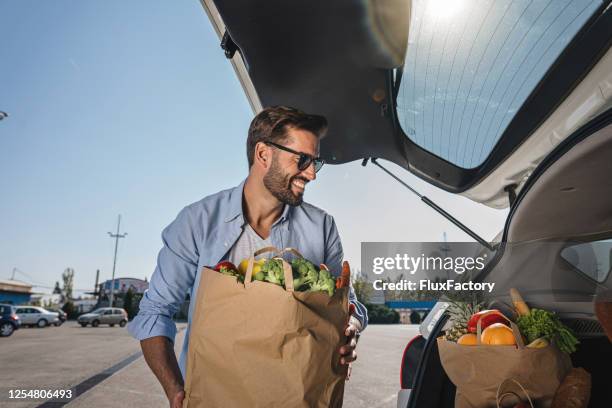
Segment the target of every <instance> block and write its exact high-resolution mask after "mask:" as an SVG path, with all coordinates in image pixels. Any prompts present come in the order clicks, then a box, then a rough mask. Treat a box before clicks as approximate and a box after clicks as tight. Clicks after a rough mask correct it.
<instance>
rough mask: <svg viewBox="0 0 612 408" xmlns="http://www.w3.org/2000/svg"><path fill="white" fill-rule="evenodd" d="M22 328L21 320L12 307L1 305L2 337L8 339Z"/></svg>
mask: <svg viewBox="0 0 612 408" xmlns="http://www.w3.org/2000/svg"><path fill="white" fill-rule="evenodd" d="M19 326H21V320H19V316H17V314H16V313H15V308H14V307H13V306H12V305H6V304H1V303H0V337H8V336H10V335H11V334H13V332H14V331H15V330H17V329H18V328H19Z"/></svg>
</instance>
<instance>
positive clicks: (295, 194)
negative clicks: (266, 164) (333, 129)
mask: <svg viewBox="0 0 612 408" xmlns="http://www.w3.org/2000/svg"><path fill="white" fill-rule="evenodd" d="M288 134H289V138H288V139H287V140H285V141H283V142H280V143H279V144H281V145H283V146H286V147H288V148H290V149H292V150H295V151H297V152H302V153H307V154H309V155H311V156H318V155H319V139H318V138H317V137H316V136H315V135H314V134H313V133H311V132H309V131H307V130H300V129H289V130H288ZM270 149H272V164H271V165H270V168H269V169H268V172H267V173H266V175H265V176H264V179H263V182H264V186H266V188H267V189H268V191H270V193H272V195H273V196H274V197H276V199H277V200H278V201H280V202H282V203H285V204H288V205H291V206H298V205H300V204H302V200H303V196H304V190H305V189H306V184H307V183H309V182H310V181H312V180H314V179H315V178H316V177H317V176H316V173H315V170H314V165H312V164H311V165H310V166H308V167H307V168H306V169H305V170H304V171H300V170H299V169H298V166H297V164H298V160H299V156H298V155H295V154H293V153H289V152H285V151H283V150H280V149H277V148H275V147H273V146H270Z"/></svg>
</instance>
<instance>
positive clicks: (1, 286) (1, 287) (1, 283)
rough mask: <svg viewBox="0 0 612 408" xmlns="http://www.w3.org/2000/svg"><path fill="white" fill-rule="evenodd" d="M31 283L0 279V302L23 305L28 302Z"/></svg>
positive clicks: (30, 293)
mask: <svg viewBox="0 0 612 408" xmlns="http://www.w3.org/2000/svg"><path fill="white" fill-rule="evenodd" d="M31 296H32V285H28V284H27V283H24V282H19V281H16V280H0V303H10V304H13V305H23V304H26V303H29V302H30V298H31Z"/></svg>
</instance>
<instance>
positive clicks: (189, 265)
mask: <svg viewBox="0 0 612 408" xmlns="http://www.w3.org/2000/svg"><path fill="white" fill-rule="evenodd" d="M194 225H196V224H195V223H194V222H193V220H192V219H191V215H190V208H189V207H186V208H184V209H183V210H182V211H181V212H180V213H179V215H178V216H177V217H176V219H175V220H174V221H173V222H172V223H171V224H170V225H169V226H168V227H166V228H165V229H164V231H163V232H162V241H163V244H164V246H163V248H162V249H161V250H160V252H159V255H158V257H157V267H156V268H155V271H154V272H153V275H152V276H151V281H150V283H149V288H148V289H147V290H146V291H145V293H144V295H143V297H142V300H141V301H140V309H139V312H138V315H137V316H136V317H135V318H134V320H132V321H131V322H130V323H129V324H128V331H129V332H130V334H131V335H132V336H133V337H135V338H136V339H138V340H144V339H148V338H150V337H155V336H165V337H168V338H169V339H170V340H171V341H172V342H174V338H175V336H176V324H175V323H174V321H173V320H172V318H173V316H174V314H175V313H176V312H177V311H178V310H179V308H180V307H181V305H182V304H183V302H184V301H185V297H186V295H187V293H188V292H189V291H190V289H191V287H192V286H193V283H194V280H195V276H196V272H197V265H198V258H199V255H198V247H197V242H198V238H197V237H196V234H195V233H194Z"/></svg>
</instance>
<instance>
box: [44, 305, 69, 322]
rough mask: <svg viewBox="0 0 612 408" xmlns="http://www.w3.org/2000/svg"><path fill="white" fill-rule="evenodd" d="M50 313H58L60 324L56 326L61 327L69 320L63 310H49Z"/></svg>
mask: <svg viewBox="0 0 612 408" xmlns="http://www.w3.org/2000/svg"><path fill="white" fill-rule="evenodd" d="M47 310H48V311H50V312H55V313H57V317H58V318H59V322H57V323H55V325H56V326H61V325H62V323H64V322H65V321H66V320H68V314H66V312H64V311H63V310H62V309H47Z"/></svg>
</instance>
